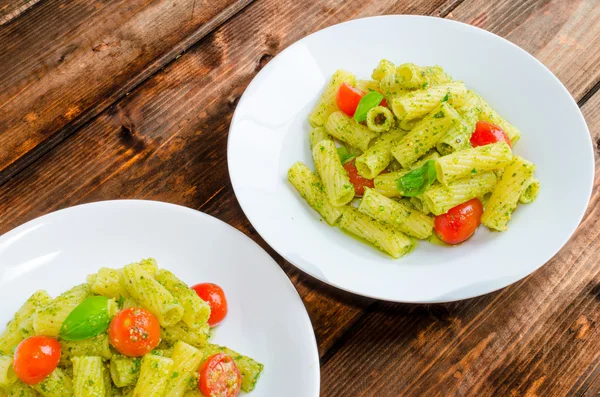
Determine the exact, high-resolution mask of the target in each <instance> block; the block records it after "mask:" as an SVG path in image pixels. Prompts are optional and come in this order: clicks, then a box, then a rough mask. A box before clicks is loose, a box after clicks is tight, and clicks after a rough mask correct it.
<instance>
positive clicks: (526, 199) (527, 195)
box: [519, 176, 540, 204]
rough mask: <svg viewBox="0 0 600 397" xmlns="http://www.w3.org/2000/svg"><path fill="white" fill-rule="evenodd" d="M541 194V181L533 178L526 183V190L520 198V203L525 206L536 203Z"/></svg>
mask: <svg viewBox="0 0 600 397" xmlns="http://www.w3.org/2000/svg"><path fill="white" fill-rule="evenodd" d="M539 192H540V181H539V179H537V178H536V177H534V176H532V177H531V178H529V179H528V180H527V182H525V188H524V189H523V193H521V196H520V197H519V202H521V203H523V204H529V203H532V202H534V201H535V199H536V198H537V195H538V193H539Z"/></svg>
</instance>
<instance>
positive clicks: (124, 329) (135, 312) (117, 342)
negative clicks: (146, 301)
mask: <svg viewBox="0 0 600 397" xmlns="http://www.w3.org/2000/svg"><path fill="white" fill-rule="evenodd" d="M108 337H109V339H110V344H111V345H113V346H114V348H115V349H117V350H118V351H119V353H121V354H123V355H125V356H128V357H141V356H143V355H144V354H146V353H148V352H150V351H151V350H152V349H154V348H155V347H156V346H158V344H159V343H160V324H159V323H158V319H157V318H156V317H155V316H154V314H152V313H150V312H149V311H148V310H146V309H142V308H139V307H130V308H127V309H123V310H121V311H120V312H118V313H117V315H116V316H115V317H114V318H113V319H112V321H111V322H110V325H109V327H108Z"/></svg>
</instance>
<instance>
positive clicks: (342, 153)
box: [337, 146, 356, 164]
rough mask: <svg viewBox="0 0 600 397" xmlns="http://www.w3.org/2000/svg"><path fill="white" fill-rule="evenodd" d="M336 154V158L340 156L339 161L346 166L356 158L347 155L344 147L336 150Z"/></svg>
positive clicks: (353, 155)
mask: <svg viewBox="0 0 600 397" xmlns="http://www.w3.org/2000/svg"><path fill="white" fill-rule="evenodd" d="M337 152H338V156H340V160H341V161H342V164H346V163H347V162H348V161H351V160H352V159H353V158H355V157H356V155H355V154H351V153H349V152H348V149H346V147H345V146H340V147H339V148H337Z"/></svg>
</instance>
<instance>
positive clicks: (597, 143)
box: [596, 138, 600, 155]
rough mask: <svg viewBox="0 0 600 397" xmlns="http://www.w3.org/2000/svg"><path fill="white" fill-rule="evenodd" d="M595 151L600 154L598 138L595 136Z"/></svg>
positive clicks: (599, 140) (599, 139)
mask: <svg viewBox="0 0 600 397" xmlns="http://www.w3.org/2000/svg"><path fill="white" fill-rule="evenodd" d="M596 152H597V153H598V155H600V138H596Z"/></svg>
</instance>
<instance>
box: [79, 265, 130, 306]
mask: <svg viewBox="0 0 600 397" xmlns="http://www.w3.org/2000/svg"><path fill="white" fill-rule="evenodd" d="M88 284H90V290H91V291H92V292H93V293H94V294H98V295H103V296H106V297H109V298H114V299H119V298H120V297H123V298H127V297H129V294H128V293H127V290H126V289H125V287H124V281H123V272H122V271H118V270H115V269H109V268H106V267H103V268H101V269H100V270H98V273H96V274H95V275H93V277H89V278H88Z"/></svg>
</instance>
